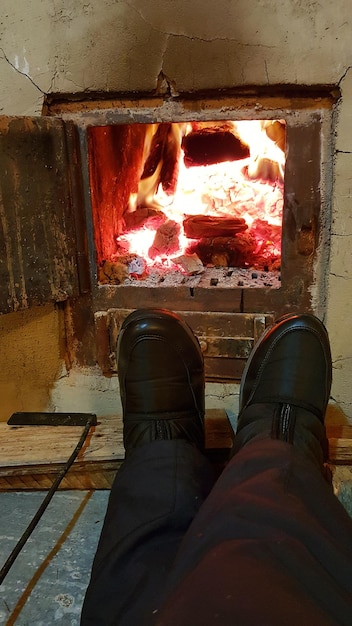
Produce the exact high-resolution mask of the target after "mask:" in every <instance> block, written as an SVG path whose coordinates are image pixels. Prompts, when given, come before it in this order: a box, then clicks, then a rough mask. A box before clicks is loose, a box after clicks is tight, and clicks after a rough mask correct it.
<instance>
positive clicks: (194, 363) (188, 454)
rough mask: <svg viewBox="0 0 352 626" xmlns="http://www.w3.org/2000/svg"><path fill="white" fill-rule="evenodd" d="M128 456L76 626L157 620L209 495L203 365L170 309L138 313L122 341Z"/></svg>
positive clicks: (140, 624) (127, 625)
mask: <svg viewBox="0 0 352 626" xmlns="http://www.w3.org/2000/svg"><path fill="white" fill-rule="evenodd" d="M117 356H118V373H119V381H120V392H121V399H122V405H123V420H124V444H125V449H126V460H125V462H124V464H123V466H122V468H121V469H120V471H119V472H118V474H117V476H116V479H115V482H114V485H113V488H112V492H111V496H110V500H109V505H108V510H107V514H106V517H105V520H104V526H103V529H102V534H101V538H100V542H99V545H98V549H97V553H96V556H95V560H94V564H93V568H92V574H91V581H90V585H89V587H88V590H87V593H86V597H85V602H84V606H83V611H82V617H81V624H82V626H109V625H110V624H118V625H119V626H144V625H147V624H150V623H151V622H152V620H153V619H154V614H153V611H154V610H155V609H156V608H157V607H158V606H159V605H160V595H161V594H162V591H163V589H164V583H165V580H166V575H167V573H168V571H169V569H170V566H171V563H172V561H173V559H174V557H175V554H176V551H177V549H178V546H179V543H180V541H181V539H182V537H183V535H184V533H185V532H186V530H187V529H188V527H189V525H190V523H191V521H192V519H193V518H194V516H195V515H196V513H197V511H198V510H199V507H200V505H201V504H202V502H203V501H204V499H205V497H206V496H207V494H208V493H209V491H210V489H211V487H212V485H213V482H214V478H213V472H212V469H211V467H210V465H209V464H208V462H207V460H206V459H205V457H204V456H203V454H202V453H201V450H202V449H203V448H204V423H203V418H204V369H203V357H202V353H201V350H200V347H199V344H198V342H197V340H196V339H195V337H194V335H193V333H192V332H191V330H190V329H189V327H188V326H187V325H186V324H185V323H184V322H182V320H180V318H179V317H178V316H176V315H174V314H173V313H171V312H168V311H160V310H145V311H143V310H142V311H135V312H134V313H132V314H131V315H130V316H129V317H128V318H127V319H126V321H125V322H124V324H123V326H122V330H121V333H120V336H119V342H118V355H117Z"/></svg>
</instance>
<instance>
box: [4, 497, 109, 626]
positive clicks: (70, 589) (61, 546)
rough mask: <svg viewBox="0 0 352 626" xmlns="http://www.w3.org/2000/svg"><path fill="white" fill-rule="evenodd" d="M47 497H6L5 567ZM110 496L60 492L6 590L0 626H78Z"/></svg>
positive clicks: (13, 570) (8, 578)
mask: <svg viewBox="0 0 352 626" xmlns="http://www.w3.org/2000/svg"><path fill="white" fill-rule="evenodd" d="M45 495H46V492H43V493H42V492H21V493H0V567H2V566H3V564H4V563H5V561H6V559H7V558H8V556H9V554H10V553H11V550H12V549H13V547H14V546H15V544H16V543H17V541H18V539H19V538H20V537H21V535H22V533H23V531H24V530H25V529H26V527H27V525H28V523H29V522H30V521H31V519H32V517H33V515H34V514H35V512H36V510H37V509H38V507H39V506H40V504H41V502H42V500H43V498H44V497H45ZM108 497H109V492H108V491H93V492H88V491H59V492H57V493H56V494H55V495H54V497H53V499H52V500H51V502H50V504H49V506H48V508H47V509H46V511H45V513H44V515H43V517H42V518H41V520H40V522H39V524H38V526H37V527H36V529H35V530H34V532H33V534H32V535H31V537H30V538H29V540H28V542H27V543H26V545H25V546H24V548H23V550H22V552H21V553H20V554H19V556H18V557H17V559H16V561H15V563H14V565H13V566H12V568H11V570H10V571H9V573H8V574H7V576H6V578H5V579H4V581H3V583H2V585H1V586H0V624H6V626H10V625H11V624H16V625H19V626H50V625H51V624H55V625H56V624H57V625H58V626H76V625H77V626H78V625H79V620H80V611H81V607H82V602H83V598H84V593H85V590H86V587H87V584H88V581H89V575H90V569H91V565H92V560H93V556H94V553H95V549H96V546H97V542H98V539H99V535H100V531H101V527H102V523H103V519H104V515H105V511H106V506H107V500H108Z"/></svg>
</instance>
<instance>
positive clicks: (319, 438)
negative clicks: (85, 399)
mask: <svg viewBox="0 0 352 626" xmlns="http://www.w3.org/2000/svg"><path fill="white" fill-rule="evenodd" d="M330 384H331V358H330V349H329V343H328V338H327V335H326V332H325V329H324V327H323V325H322V324H321V323H320V322H319V320H317V319H316V318H313V317H312V316H290V317H289V318H286V319H285V320H282V321H281V322H279V323H278V324H276V325H274V327H273V328H272V329H271V330H270V331H269V332H268V333H267V334H266V335H265V336H264V338H263V339H262V340H261V341H260V342H259V344H258V345H257V346H256V348H255V349H254V351H253V353H252V355H251V357H250V359H249V362H248V365H247V367H246V370H245V373H244V376H243V379H242V384H241V393H240V414H239V419H238V430H237V435H236V439H235V454H234V456H233V459H232V460H231V462H230V463H229V465H228V467H227V468H226V469H225V470H224V472H223V474H222V475H221V476H220V478H219V480H218V482H217V484H216V485H215V487H214V488H213V490H212V492H211V494H210V495H209V497H208V499H207V501H206V502H205V503H204V505H203V506H202V508H201V510H200V512H199V514H198V515H197V517H196V518H195V520H194V522H193V523H192V525H191V527H190V529H189V531H188V532H187V534H186V536H185V539H184V541H183V542H182V544H181V547H180V550H179V553H178V556H177V559H176V562H175V565H174V568H173V570H172V573H171V576H170V579H169V595H168V597H167V600H166V602H165V604H164V606H163V607H161V609H160V611H159V613H158V618H157V624H158V626H172V625H174V626H179V625H180V624H182V626H210V625H211V626H213V624H217V623H218V624H221V626H230V625H231V626H232V625H233V624H239V625H240V626H253V625H257V624H258V625H260V626H262V625H267V626H279V625H280V626H281V625H283V624H285V626H286V625H289V626H291V625H292V626H293V625H296V624H307V625H308V624H309V626H325V625H327V624H329V625H332V624H345V625H346V626H349V625H350V624H352V521H351V519H350V518H349V517H348V515H347V513H346V512H345V510H344V509H343V507H342V506H341V505H340V503H339V502H338V500H337V499H336V498H335V496H334V495H333V493H332V489H331V485H330V484H329V483H328V482H327V480H326V478H325V472H324V465H323V463H324V460H325V458H326V452H327V447H326V437H325V429H324V425H323V420H324V414H325V410H326V405H327V402H328V398H329V393H330Z"/></svg>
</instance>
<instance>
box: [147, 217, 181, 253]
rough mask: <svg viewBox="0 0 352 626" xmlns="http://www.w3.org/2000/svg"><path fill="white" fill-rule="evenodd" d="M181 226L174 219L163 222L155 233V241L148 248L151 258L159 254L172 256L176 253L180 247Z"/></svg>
mask: <svg viewBox="0 0 352 626" xmlns="http://www.w3.org/2000/svg"><path fill="white" fill-rule="evenodd" d="M180 231H181V226H180V224H178V223H177V222H174V221H173V220H168V221H167V222H165V223H164V224H162V225H161V226H160V227H159V228H158V230H157V231H156V233H155V237H154V241H153V244H152V245H151V247H150V248H149V250H148V255H149V256H150V258H151V259H155V257H157V256H170V255H172V254H175V253H176V252H177V251H178V250H179V247H180V242H179V235H180Z"/></svg>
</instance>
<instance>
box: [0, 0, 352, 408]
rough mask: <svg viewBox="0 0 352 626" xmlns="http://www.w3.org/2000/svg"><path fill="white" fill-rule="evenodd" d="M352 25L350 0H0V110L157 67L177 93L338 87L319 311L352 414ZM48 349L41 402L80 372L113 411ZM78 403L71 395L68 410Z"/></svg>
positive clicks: (139, 81)
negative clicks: (50, 357) (322, 308)
mask: <svg viewBox="0 0 352 626" xmlns="http://www.w3.org/2000/svg"><path fill="white" fill-rule="evenodd" d="M351 27H352V16H351V6H350V0H337V1H336V2H335V3H327V2H323V1H320V2H319V1H307V0H282V1H281V2H280V3H277V2H276V0H211V1H209V0H208V1H207V0H192V1H190V0H177V1H176V0H169V1H168V2H162V1H161V0H127V1H119V0H100V2H99V3H98V2H89V1H88V0H32V2H30V3H23V2H13V0H2V2H1V8H0V114H5V115H40V114H41V108H42V102H43V96H44V94H45V93H51V92H71V93H72V92H83V91H85V90H87V91H89V90H92V91H97V90H104V91H133V90H137V91H143V90H145V91H152V90H154V89H155V87H156V83H157V78H158V76H159V74H160V72H163V74H164V75H165V76H167V78H168V80H169V81H170V82H171V83H172V85H173V86H174V89H175V90H176V91H177V90H179V91H189V90H196V89H206V88H212V89H214V88H226V87H234V86H241V85H250V84H255V85H265V84H279V83H290V84H298V85H314V84H316V85H318V84H336V85H339V86H340V88H341V92H342V98H341V101H340V103H339V106H338V115H337V117H336V128H335V133H336V145H335V147H336V152H335V157H334V181H333V192H332V213H333V222H332V239H331V258H330V268H327V270H326V271H327V272H328V273H329V280H328V294H327V303H326V318H325V319H326V323H327V326H328V330H329V332H330V337H331V343H332V352H333V360H334V384H333V397H334V398H335V399H336V400H337V401H338V402H339V403H340V405H341V407H342V408H343V409H344V410H345V412H346V414H347V415H348V416H349V417H350V418H351V419H352V393H351V392H350V379H351V375H352V347H351V341H352V340H351V338H350V337H351V335H350V324H349V305H350V302H351V301H352V280H351V278H352V273H351V265H352V264H351V243H352V242H351V239H352V217H351V215H352V211H351V206H350V205H351V195H352V76H351V69H350V68H351V67H352V47H351V43H350V41H351ZM46 313H47V315H48V316H49V317H50V315H52V316H56V317H55V324H56V325H57V328H59V326H60V325H59V324H58V323H57V321H56V318H57V312H55V311H54V310H52V311H51V312H50V311H48V310H47V311H46ZM13 315H14V319H15V316H16V315H17V314H13ZM44 318H45V316H44ZM10 319H11V318H10ZM21 321H22V332H23V336H24V337H27V335H28V332H29V329H31V331H30V332H32V333H33V327H32V325H31V323H30V322H29V321H28V322H27V320H26V314H25V313H24V314H22V318H21ZM43 323H44V322H43ZM47 323H48V320H47V319H45V324H47ZM9 324H10V325H11V321H10V322H7V326H8V325H9ZM40 324H41V322H40V320H39V317H38V326H37V327H36V329H35V333H37V335H38V336H37V335H36V334H35V333H34V335H31V342H32V344H31V342H29V345H31V348H30V347H28V354H27V355H24V356H25V357H26V356H27V357H28V359H29V362H31V361H30V359H31V358H32V353H33V351H35V350H36V349H37V346H38V337H39V336H40V337H41V326H40ZM55 324H54V326H55ZM27 326H28V328H27ZM0 330H1V329H0ZM57 343H58V342H57ZM48 349H50V350H51V351H54V352H55V350H57V363H56V365H57V367H56V368H55V364H53V367H52V369H51V375H50V377H49V378H48V380H47V385H48V389H51V388H52V386H53V380H52V379H53V376H52V371H57V372H58V371H61V372H62V371H64V374H62V375H57V378H58V380H57V383H56V384H55V385H54V391H53V393H52V394H51V401H50V402H49V404H47V406H49V405H50V403H51V406H55V407H56V408H57V409H58V410H60V409H62V407H63V406H64V405H65V403H66V402H67V400H68V398H70V399H71V402H73V396H74V397H75V398H76V400H77V402H78V404H80V402H81V399H82V398H81V397H80V393H79V388H80V385H82V376H85V378H84V380H90V381H91V382H90V383H88V384H89V385H90V389H91V395H90V394H88V395H87V397H88V396H89V397H91V401H89V402H91V405H90V406H92V405H94V406H95V404H96V405H97V406H99V411H100V412H101V413H104V412H108V411H110V409H111V403H110V400H109V401H106V400H105V399H106V398H107V396H109V393H110V392H111V393H112V394H113V396H111V398H112V400H111V402H112V403H113V404H114V402H115V400H114V399H113V398H116V390H113V389H111V390H110V392H109V390H107V389H105V387H104V385H105V383H104V384H103V383H102V382H101V381H99V375H98V374H97V373H95V372H92V373H90V374H88V373H83V372H80V373H78V374H79V375H78V378H79V380H78V379H77V380H76V382H75V383H74V384H73V380H74V378H73V376H71V378H70V376H67V374H66V373H65V370H64V369H62V367H63V362H62V356H61V354H60V350H58V349H57V345H56V340H54V339H51V343H50V345H49V346H48ZM12 350H14V348H12ZM14 356H16V354H15V355H14V354H12V358H14ZM22 358H23V355H22ZM32 360H33V359H32ZM7 361H8V359H7V353H6V350H5V352H3V354H2V355H1V356H0V367H1V366H2V365H4V371H6V363H7ZM34 361H35V359H34ZM38 367H39V365H38ZM37 374H38V371H37V370H36V367H35V366H34V367H33V368H32V374H30V373H29V370H27V373H26V375H27V377H28V376H32V378H33V381H32V382H33V393H34V398H36V395H35V393H36V390H35V381H36V380H37ZM41 380H42V379H41ZM29 382H30V380H29ZM27 383H28V380H27ZM103 387H104V389H103ZM72 389H74V391H75V394H71V391H72ZM233 391H234V390H233V389H232V388H231V389H229V392H230V393H232V392H233ZM235 391H236V390H235ZM12 392H13V390H12ZM84 393H86V390H85V391H84ZM227 393H228V391H227V390H226V389H225V388H224V387H223V386H221V385H220V386H219V387H218V388H211V389H210V390H209V393H208V398H209V404H210V406H213V405H214V404H216V402H218V397H220V398H224V396H226V394H227ZM232 400H233V398H232V397H230V399H229V402H230V403H231V402H232ZM4 401H5V407H7V408H6V411H5V414H2V415H1V416H0V418H2V419H6V418H7V417H8V415H7V414H6V413H7V412H8V410H9V409H10V408H11V407H12V408H13V409H14V410H19V409H18V408H16V407H17V405H16V401H15V398H14V396H13V394H12V395H11V393H10V392H9V393H8V395H7V396H6V393H5V391H4ZM224 401H225V402H227V400H226V399H225V400H224ZM45 402H47V400H45V399H44V398H42V397H41V396H40V398H39V397H38V398H37V405H38V406H37V409H38V410H39V409H40V408H45V406H44V405H45ZM22 404H23V400H22ZM32 404H33V402H32ZM34 404H35V402H34ZM104 407H105V410H104ZM74 408H75V407H72V404H71V406H70V410H73V409H74ZM81 408H82V407H81ZM88 408H89V407H88ZM78 410H79V409H78Z"/></svg>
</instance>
